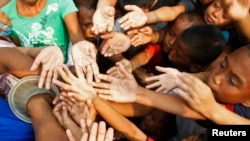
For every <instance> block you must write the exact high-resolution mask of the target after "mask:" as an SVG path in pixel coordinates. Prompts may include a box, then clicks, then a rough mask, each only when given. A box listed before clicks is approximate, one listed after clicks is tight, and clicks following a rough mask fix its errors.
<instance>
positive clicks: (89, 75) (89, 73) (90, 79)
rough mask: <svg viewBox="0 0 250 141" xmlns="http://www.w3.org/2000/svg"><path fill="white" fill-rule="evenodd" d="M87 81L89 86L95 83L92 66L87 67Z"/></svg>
mask: <svg viewBox="0 0 250 141" xmlns="http://www.w3.org/2000/svg"><path fill="white" fill-rule="evenodd" d="M86 79H87V82H88V83H89V84H91V83H92V82H93V71H92V69H91V66H90V65H88V66H87V73H86Z"/></svg>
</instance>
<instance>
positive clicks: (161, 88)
mask: <svg viewBox="0 0 250 141" xmlns="http://www.w3.org/2000/svg"><path fill="white" fill-rule="evenodd" d="M156 69H157V70H158V71H159V72H163V74H160V75H156V76H152V77H148V78H146V79H145V80H146V81H153V83H152V84H150V85H147V86H146V88H148V89H152V88H157V89H156V90H155V91H156V92H161V93H167V92H169V91H170V90H172V89H174V88H175V87H176V82H175V79H176V78H177V75H178V74H179V73H180V72H179V71H178V70H177V69H173V68H163V67H159V66H157V67H156Z"/></svg>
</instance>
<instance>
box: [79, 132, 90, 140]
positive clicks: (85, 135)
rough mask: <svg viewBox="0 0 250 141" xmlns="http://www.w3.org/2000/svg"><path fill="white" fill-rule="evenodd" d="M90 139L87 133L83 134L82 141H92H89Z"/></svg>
mask: <svg viewBox="0 0 250 141" xmlns="http://www.w3.org/2000/svg"><path fill="white" fill-rule="evenodd" d="M88 138H89V134H88V133H87V132H86V133H83V135H82V138H81V140H80V141H90V140H88Z"/></svg>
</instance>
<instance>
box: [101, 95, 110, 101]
mask: <svg viewBox="0 0 250 141" xmlns="http://www.w3.org/2000/svg"><path fill="white" fill-rule="evenodd" d="M98 96H99V97H100V98H102V99H106V100H111V101H113V98H112V96H111V95H104V94H98Z"/></svg>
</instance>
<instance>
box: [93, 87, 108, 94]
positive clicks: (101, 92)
mask: <svg viewBox="0 0 250 141" xmlns="http://www.w3.org/2000/svg"><path fill="white" fill-rule="evenodd" d="M95 91H96V92H97V93H100V94H103V95H104V94H106V95H107V94H110V90H106V89H100V88H95Z"/></svg>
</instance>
